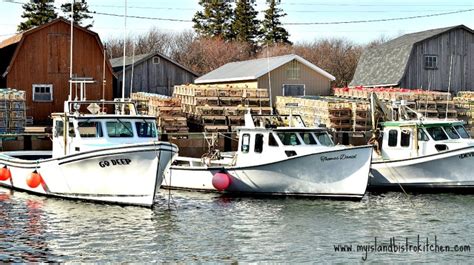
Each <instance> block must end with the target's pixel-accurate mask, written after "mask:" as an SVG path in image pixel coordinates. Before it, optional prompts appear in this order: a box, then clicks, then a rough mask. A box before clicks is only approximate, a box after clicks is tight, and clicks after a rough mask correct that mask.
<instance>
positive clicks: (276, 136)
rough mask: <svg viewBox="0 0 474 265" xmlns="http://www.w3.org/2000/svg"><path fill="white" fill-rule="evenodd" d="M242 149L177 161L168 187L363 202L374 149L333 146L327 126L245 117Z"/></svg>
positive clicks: (296, 119)
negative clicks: (309, 125) (359, 200)
mask: <svg viewBox="0 0 474 265" xmlns="http://www.w3.org/2000/svg"><path fill="white" fill-rule="evenodd" d="M238 136H239V144H238V150H237V151H236V152H234V153H227V154H226V153H220V152H211V153H210V155H208V156H204V157H203V158H201V159H199V158H189V157H177V159H176V160H175V161H174V163H173V164H172V166H171V167H170V170H169V171H167V174H166V175H165V180H164V181H163V187H164V188H169V189H185V190H196V191H212V192H222V193H226V194H256V195H297V196H314V197H325V198H345V199H360V198H362V197H363V196H364V194H365V191H366V188H367V182H368V174H369V169H370V161H371V154H372V147H371V146H360V147H346V146H336V145H334V143H333V141H332V139H331V137H330V135H329V134H328V132H327V128H325V127H306V126H305V125H304V123H303V121H302V119H301V118H300V117H299V116H291V115H290V116H289V117H288V116H271V115H267V116H262V115H260V116H259V115H256V116H252V115H251V114H250V113H247V114H246V115H245V126H243V127H240V128H239V129H238Z"/></svg>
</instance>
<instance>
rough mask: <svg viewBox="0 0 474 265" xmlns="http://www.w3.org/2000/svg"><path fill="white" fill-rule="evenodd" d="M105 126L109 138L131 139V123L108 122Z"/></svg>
mask: <svg viewBox="0 0 474 265" xmlns="http://www.w3.org/2000/svg"><path fill="white" fill-rule="evenodd" d="M105 125H106V127H107V135H108V136H109V137H114V138H115V137H133V131H132V123H130V122H128V121H125V122H123V121H120V120H119V121H108V122H106V123H105Z"/></svg>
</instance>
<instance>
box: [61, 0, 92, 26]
mask: <svg viewBox="0 0 474 265" xmlns="http://www.w3.org/2000/svg"><path fill="white" fill-rule="evenodd" d="M61 10H62V11H63V13H64V14H65V15H66V17H67V18H68V19H71V3H65V4H62V5H61ZM89 13H91V12H90V11H89V5H88V4H87V2H86V1H84V0H82V1H78V2H76V1H74V23H76V24H78V25H81V26H83V27H85V28H86V29H88V28H90V27H92V24H93V23H94V22H93V21H92V23H90V24H87V25H85V26H84V25H82V22H83V20H85V19H91V18H92V16H91V15H89Z"/></svg>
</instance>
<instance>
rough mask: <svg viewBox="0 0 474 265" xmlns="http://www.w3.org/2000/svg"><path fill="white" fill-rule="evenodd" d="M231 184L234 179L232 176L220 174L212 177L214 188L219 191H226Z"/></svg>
mask: <svg viewBox="0 0 474 265" xmlns="http://www.w3.org/2000/svg"><path fill="white" fill-rule="evenodd" d="M231 183H232V179H231V178H230V175H229V174H226V173H224V172H218V173H216V174H214V176H213V177H212V186H214V188H216V190H218V191H223V190H226V189H227V188H228V187H229V186H230V184H231Z"/></svg>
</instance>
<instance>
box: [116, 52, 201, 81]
mask: <svg viewBox="0 0 474 265" xmlns="http://www.w3.org/2000/svg"><path fill="white" fill-rule="evenodd" d="M154 56H160V57H161V58H163V59H165V60H167V61H169V62H171V63H173V64H175V65H176V66H178V67H180V68H181V69H183V70H185V71H188V72H190V73H191V74H193V75H194V76H199V75H198V74H196V73H195V72H194V71H192V70H190V69H189V68H187V67H185V66H183V65H182V64H180V63H178V62H176V61H174V60H173V59H171V58H169V57H167V56H166V55H163V54H162V53H160V52H151V53H145V54H139V55H135V58H132V56H126V57H125V67H126V68H125V70H127V69H128V68H129V67H131V65H132V63H133V61H135V63H133V64H134V65H135V66H136V65H138V64H141V63H142V62H145V61H147V60H148V59H150V58H151V57H154ZM110 64H111V65H112V68H113V69H114V70H115V72H116V73H121V72H122V71H123V56H122V57H118V58H113V59H110Z"/></svg>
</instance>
